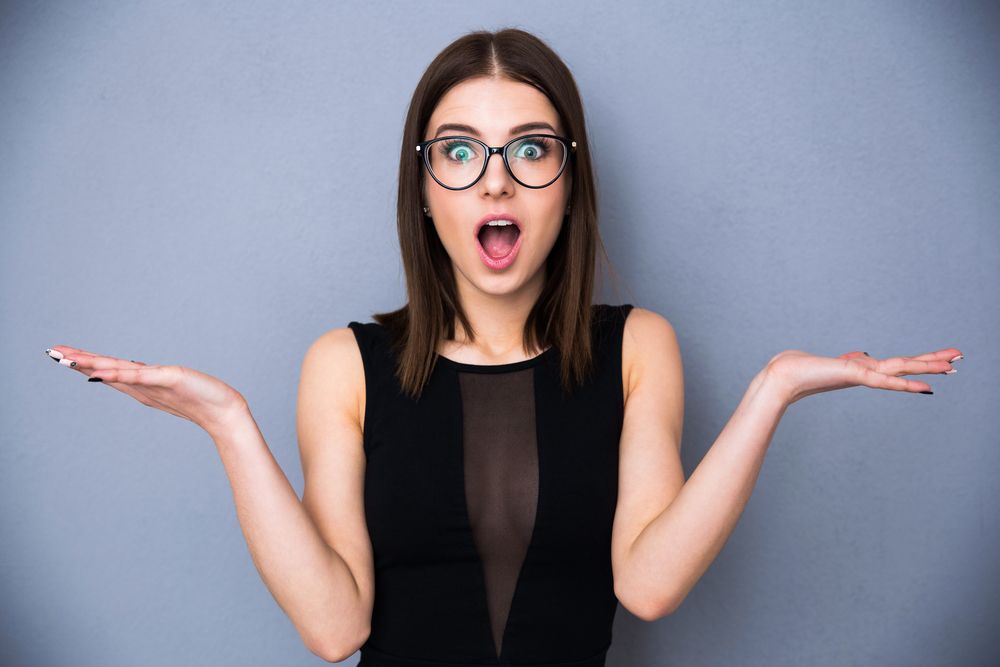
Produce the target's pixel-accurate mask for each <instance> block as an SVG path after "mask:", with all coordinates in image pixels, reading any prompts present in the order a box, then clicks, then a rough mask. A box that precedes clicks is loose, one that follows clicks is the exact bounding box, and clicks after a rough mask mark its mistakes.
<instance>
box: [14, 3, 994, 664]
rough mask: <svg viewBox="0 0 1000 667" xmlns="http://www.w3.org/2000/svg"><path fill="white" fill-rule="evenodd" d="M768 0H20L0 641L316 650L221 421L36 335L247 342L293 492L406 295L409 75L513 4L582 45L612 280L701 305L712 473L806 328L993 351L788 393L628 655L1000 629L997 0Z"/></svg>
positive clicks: (624, 629) (898, 659)
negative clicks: (754, 390) (761, 387)
mask: <svg viewBox="0 0 1000 667" xmlns="http://www.w3.org/2000/svg"><path fill="white" fill-rule="evenodd" d="M750 4H751V3H716V2H711V3H683V4H681V3H662V4H661V3H657V4H656V5H654V4H653V3H629V4H623V3H613V4H612V3H605V2H586V3H580V2H548V3H544V4H541V5H534V4H530V3H521V2H510V1H504V2H492V3H468V2H448V3H435V4H428V3H419V4H417V3H413V4H411V3H393V4H391V5H390V4H388V3H386V4H375V3H371V4H369V3H364V4H360V3H359V4H356V5H350V6H348V5H343V4H340V3H319V2H315V3H283V2H268V3H264V2H254V3H248V2H210V3H202V2H183V3H181V2H173V3H150V2H147V3H115V2H108V3H91V2H64V3H37V2H23V3H19V4H11V3H10V2H8V3H4V4H3V6H2V9H0V224H2V241H0V276H2V282H0V290H2V293H0V297H2V311H0V345H2V352H3V358H4V359H6V360H7V361H9V362H10V363H9V365H8V367H7V369H6V372H5V373H4V375H5V378H4V383H3V385H2V387H3V388H2V390H0V392H2V395H0V418H2V426H3V428H2V436H0V437H2V439H3V440H2V443H3V444H2V447H0V522H2V523H0V529H2V538H0V563H2V564H3V567H2V568H0V600H2V605H0V663H2V664H4V665H14V664H18V665H21V664H31V665H34V666H43V665H65V664H74V665H139V664H143V665H147V664H148V665H179V664H185V665H274V664H282V665H292V664H302V665H307V664H317V663H318V662H320V660H319V658H316V657H315V656H313V655H312V654H311V653H309V652H308V650H307V649H306V648H305V647H304V646H303V645H302V644H301V642H300V640H299V638H298V635H297V634H296V632H295V630H294V628H293V627H292V625H291V623H290V622H289V621H288V620H287V618H286V617H285V616H284V615H283V613H282V612H281V610H280V609H279V608H278V606H277V605H276V604H275V602H274V601H273V599H272V598H271V596H270V594H269V593H268V591H267V589H266V588H265V587H264V585H263V583H262V582H261V581H260V579H259V577H258V575H257V572H256V570H255V569H254V567H253V564H252V562H251V560H250V557H249V554H248V552H247V549H246V544H245V542H244V541H243V536H242V533H241V531H240V527H239V524H238V522H237V520H236V513H235V511H234V508H233V504H232V497H231V491H230V487H229V485H228V480H227V479H226V476H225V474H224V470H223V468H222V465H221V463H220V461H219V459H218V456H217V454H216V452H215V449H214V447H213V444H212V442H211V440H210V439H209V438H208V437H207V435H206V434H204V433H203V432H202V431H200V430H199V429H198V428H197V427H195V426H193V425H192V424H190V423H188V422H185V421H182V420H180V419H177V418H175V417H173V416H171V415H169V414H166V413H163V412H157V411H154V410H151V409H149V408H146V407H144V406H142V405H140V404H139V403H137V402H135V401H133V400H132V399H130V398H128V397H126V396H124V395H123V394H121V393H119V392H117V391H115V390H114V389H112V388H110V387H107V386H101V385H97V384H85V379H84V377H83V375H81V374H79V373H76V372H75V371H72V370H70V369H67V368H63V367H61V366H58V365H56V364H53V363H52V362H51V361H50V360H49V359H48V358H46V357H45V356H44V355H43V350H44V349H45V348H46V347H49V346H51V345H54V344H64V345H73V346H78V347H82V348H85V349H92V350H95V351H98V352H102V353H107V354H111V355H114V356H120V357H124V358H132V359H139V360H143V361H146V362H149V363H180V364H183V365H187V366H191V367H194V368H197V369H199V370H202V371H205V372H208V373H212V374H214V375H217V376H219V377H220V378H222V379H223V380H225V381H227V382H229V383H230V384H232V385H233V386H235V387H236V388H238V389H239V390H240V391H242V392H243V393H244V395H246V397H247V398H248V399H249V402H250V404H251V406H252V408H253V412H254V415H255V416H256V419H257V421H258V423H259V424H260V426H261V429H262V430H263V432H264V434H265V437H266V438H267V441H268V443H269V445H270V447H271V449H272V451H273V452H274V454H275V456H276V457H277V459H278V461H279V463H280V464H281V466H282V467H283V468H284V470H285V471H286V473H287V474H288V476H289V479H290V480H291V481H292V484H293V485H294V486H295V488H296V490H297V491H299V492H301V489H302V475H301V468H300V464H299V459H298V452H297V448H296V440H295V421H294V411H295V398H296V386H297V380H298V372H299V364H300V362H301V358H302V355H303V353H304V352H305V349H306V348H307V346H308V344H309V343H310V342H311V341H312V340H314V339H315V338H316V337H317V336H318V335H320V334H321V333H322V332H323V331H326V330H328V329H330V328H332V327H340V326H345V325H346V323H347V322H348V321H350V320H352V319H359V320H366V319H369V316H370V314H371V313H372V312H373V311H376V310H385V309H389V308H392V307H395V306H397V305H399V304H401V303H402V298H403V295H404V292H403V283H402V272H401V264H400V261H399V255H398V247H397V240H396V237H395V228H394V218H393V216H394V197H395V181H394V179H395V176H396V169H397V163H396V160H397V159H398V155H399V140H400V135H401V127H402V122H403V117H404V113H405V105H406V103H407V101H408V98H409V95H410V94H411V92H412V90H413V87H414V86H415V84H416V82H417V79H418V78H419V76H420V74H421V73H422V72H423V70H424V68H425V67H426V65H427V64H428V63H429V62H430V60H431V59H432V58H433V56H434V55H435V54H436V53H437V52H438V51H439V50H440V49H441V48H443V47H444V46H445V45H446V44H447V43H448V42H450V41H451V40H452V39H454V38H455V37H457V36H459V35H460V34H462V33H464V32H466V31H468V30H471V29H475V28H481V27H485V28H491V29H493V28H499V27H503V26H519V27H523V28H526V29H529V30H532V31H534V32H536V33H537V34H538V35H539V36H541V37H542V38H543V39H546V40H547V41H548V42H549V43H550V44H551V45H552V46H553V47H554V48H555V49H556V50H557V51H558V52H559V53H560V54H561V55H562V56H563V57H564V59H565V60H566V62H567V63H568V64H569V66H570V68H571V69H572V70H573V71H574V73H575V76H576V77H577V81H578V83H579V86H580V88H581V91H582V94H583V96H584V101H585V104H586V109H587V112H588V114H589V116H588V121H589V127H590V132H591V139H592V145H593V151H594V153H595V154H596V159H597V167H598V173H599V180H600V188H601V189H600V196H601V213H602V220H601V225H602V230H603V234H604V239H605V241H606V244H607V247H608V251H609V253H610V256H611V259H612V261H613V263H614V266H615V267H616V269H617V271H618V273H619V274H620V276H621V280H620V281H619V283H618V285H617V286H615V285H614V284H613V283H605V284H603V286H602V288H601V289H602V292H601V300H602V301H614V302H623V301H629V302H632V303H636V304H638V305H642V306H644V307H646V308H650V309H653V310H655V311H657V312H659V313H661V314H663V315H664V316H666V317H667V318H668V319H670V321H671V322H672V323H673V324H674V326H675V328H676V330H677V332H678V334H679V336H680V340H681V347H682V351H683V354H684V364H685V373H686V380H687V384H686V391H687V402H686V420H685V429H684V449H683V458H684V467H685V471H686V473H687V475H690V474H691V472H692V471H693V470H694V468H695V466H696V465H697V464H698V462H699V461H700V460H701V459H702V457H703V456H704V454H705V452H706V451H707V450H708V448H709V447H710V446H711V445H712V443H713V441H714V440H715V438H716V437H717V436H718V434H719V432H720V431H721V429H722V427H723V426H724V425H725V423H726V421H727V420H728V419H729V417H730V415H731V414H732V411H733V410H734V409H735V407H736V404H737V403H738V402H739V399H740V397H741V395H742V393H743V392H744V390H745V389H746V386H747V384H748V382H749V381H750V379H751V378H752V377H753V375H754V373H756V371H757V370H758V369H760V368H761V367H762V365H763V364H764V363H765V362H766V361H767V359H769V358H770V357H771V356H772V355H773V354H775V353H777V352H778V351H780V350H782V349H787V348H799V349H805V350H808V351H811V352H814V353H817V354H825V355H830V356H835V355H838V354H841V353H843V352H846V351H849V350H857V349H861V350H866V351H868V352H870V353H871V354H872V355H875V356H883V357H884V356H893V355H913V354H920V353H923V352H926V351H930V350H934V349H938V348H941V347H947V346H956V347H959V348H960V349H962V350H963V351H964V352H965V354H966V356H967V359H966V360H965V361H962V362H958V363H957V364H956V366H957V368H958V373H957V374H956V375H954V376H922V377H921V379H926V380H928V381H929V382H930V383H931V384H932V385H933V387H934V389H935V394H934V395H933V396H925V395H921V394H905V393H899V392H889V391H879V390H873V389H868V388H860V387H859V388H854V389H852V390H846V391H838V392H832V393H825V394H820V395H818V396H812V397H809V398H808V399H805V400H803V401H801V402H799V403H797V404H795V405H793V406H792V407H791V408H790V409H789V411H788V412H787V414H786V415H785V417H784V419H783V420H782V422H781V424H780V426H779V427H778V430H777V432H776V434H775V436H774V440H773V444H772V446H771V448H770V451H769V453H768V455H767V459H766V460H765V464H764V467H763V470H762V472H761V475H760V478H759V481H758V484H757V487H756V489H755V491H754V493H753V496H752V497H751V499H750V503H749V505H748V506H747V508H746V511H745V513H744V515H743V517H742V519H741V521H740V523H739V524H738V525H737V527H736V530H735V532H734V533H733V535H732V537H731V538H730V540H729V541H728V543H727V544H726V546H725V548H724V549H723V551H722V553H721V554H720V556H719V558H718V559H717V560H716V561H715V563H713V565H712V566H711V568H710V569H709V570H708V572H707V573H706V574H705V576H704V577H703V579H702V580H701V581H700V582H699V583H698V585H697V586H696V588H695V589H694V590H693V592H692V593H691V595H690V596H689V597H688V599H687V600H686V601H685V603H684V605H683V606H682V607H681V609H680V610H679V611H677V613H675V614H673V615H671V616H668V617H666V618H664V619H661V620H660V621H657V622H655V623H644V622H642V621H640V620H638V619H637V618H635V617H633V616H631V615H630V614H629V613H628V612H627V611H625V610H624V609H623V608H620V609H619V612H618V617H617V619H616V625H615V643H614V645H613V647H612V651H611V657H610V659H609V665H651V664H656V665H733V664H740V665H804V664H809V665H940V664H946V663H947V664H954V665H982V664H986V663H988V662H990V661H991V659H992V660H993V661H996V660H998V659H1000V649H998V648H997V644H996V641H995V634H996V628H997V625H998V621H1000V583H998V581H1000V576H998V574H1000V572H998V565H997V563H998V556H1000V520H998V519H1000V512H998V506H1000V505H998V500H1000V482H998V476H997V472H998V470H1000V466H998V464H1000V448H998V444H1000V443H998V433H997V431H998V428H997V427H998V425H1000V416H998V411H997V405H998V398H1000V390H998V388H997V380H996V377H997V370H998V368H1000V354H998V352H1000V346H998V336H997V334H996V331H997V327H998V324H1000V312H998V308H997V303H998V287H1000V187H998V186H1000V176H998V174H1000V86H998V84H1000V47H998V41H997V39H996V35H997V34H998V31H1000V10H998V7H997V6H996V4H992V3H987V2H978V3H976V2H962V3H945V2H940V3H931V2H869V3H862V2H842V3H841V2H838V3H828V2H813V3H800V2H783V3H775V2H767V3H752V6H750ZM355 660H356V657H355V658H352V659H351V660H349V661H348V662H347V663H345V664H353V663H354V661H355Z"/></svg>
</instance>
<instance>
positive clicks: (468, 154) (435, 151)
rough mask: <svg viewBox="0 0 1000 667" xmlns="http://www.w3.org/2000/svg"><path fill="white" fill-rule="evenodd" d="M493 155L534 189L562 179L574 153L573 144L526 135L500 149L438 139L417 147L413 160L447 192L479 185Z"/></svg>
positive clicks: (466, 140) (548, 136)
mask: <svg viewBox="0 0 1000 667" xmlns="http://www.w3.org/2000/svg"><path fill="white" fill-rule="evenodd" d="M496 153H499V154H500V155H501V156H502V157H503V163H504V166H505V167H506V168H507V173H509V174H510V175H511V177H513V179H514V180H515V181H517V182H518V183H520V184H521V185H523V186H524V187H526V188H534V189H538V188H544V187H548V186H549V185H552V184H553V183H555V182H556V179H558V178H559V177H560V176H561V175H562V173H563V170H564V169H565V168H566V163H567V162H569V157H570V155H572V154H574V153H576V142H575V141H570V140H569V139H567V138H565V137H560V136H557V135H554V134H528V135H525V136H522V137H516V138H514V139H511V140H510V141H508V142H507V143H506V144H504V145H503V146H488V145H486V144H485V143H484V142H482V141H480V140H479V139H473V138H472V137H439V138H437V139H431V140H429V141H422V142H420V143H419V144H417V157H418V158H421V159H422V160H423V163H424V166H425V167H427V172H428V173H429V174H430V175H431V177H432V178H433V179H434V180H435V181H437V182H438V184H439V185H440V186H441V187H443V188H447V189H449V190H465V189H467V188H471V187H472V186H473V185H475V184H476V183H477V182H479V179H480V178H482V177H483V174H485V173H486V165H487V164H489V160H490V158H491V157H493V155H494V154H496Z"/></svg>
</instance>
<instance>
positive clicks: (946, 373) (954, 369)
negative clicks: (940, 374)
mask: <svg viewBox="0 0 1000 667" xmlns="http://www.w3.org/2000/svg"><path fill="white" fill-rule="evenodd" d="M957 372H958V369H957V368H952V369H951V370H950V371H945V372H944V375H951V374H952V373H957Z"/></svg>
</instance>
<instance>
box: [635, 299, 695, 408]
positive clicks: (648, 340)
mask: <svg viewBox="0 0 1000 667" xmlns="http://www.w3.org/2000/svg"><path fill="white" fill-rule="evenodd" d="M680 370H681V351H680V345H679V343H678V341H677V333H676V331H674V327H673V325H672V324H671V323H670V321H669V320H668V319H667V318H666V317H664V316H663V315H660V314H659V313H657V312H655V311H653V310H649V309H646V308H640V307H638V306H635V307H633V308H632V310H631V311H630V312H629V314H628V317H627V318H626V320H625V330H624V332H623V338H622V383H623V387H624V390H625V402H626V403H628V398H629V396H630V395H631V394H632V391H633V390H634V389H635V388H636V387H637V386H638V384H639V383H640V382H642V378H643V376H645V375H649V374H654V375H657V376H660V377H667V378H676V377H678V376H679V371H680Z"/></svg>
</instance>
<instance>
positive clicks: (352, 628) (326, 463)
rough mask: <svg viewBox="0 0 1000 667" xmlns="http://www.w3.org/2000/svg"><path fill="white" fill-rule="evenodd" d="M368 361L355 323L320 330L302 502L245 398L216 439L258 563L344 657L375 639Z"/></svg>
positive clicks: (308, 406) (303, 395)
mask: <svg viewBox="0 0 1000 667" xmlns="http://www.w3.org/2000/svg"><path fill="white" fill-rule="evenodd" d="M363 404H364V366H363V364H362V360H361V355H360V351H359V349H358V346H357V343H356V341H355V339H354V334H353V332H352V331H351V330H350V329H348V328H342V329H334V330H331V331H329V332H327V333H326V334H324V335H323V336H321V337H320V338H319V339H317V340H316V341H315V342H314V343H313V345H312V346H311V347H310V348H309V350H308V352H307V353H306V356H305V359H304V360H303V362H302V374H301V381H300V385H299V395H298V408H297V430H298V434H299V452H300V456H301V461H302V471H303V477H304V479H305V489H304V491H303V495H302V501H301V502H299V499H298V497H297V496H296V494H295V491H294V489H293V488H292V486H291V484H289V482H288V480H287V479H286V477H285V475H284V474H283V473H282V471H281V468H280V467H279V466H278V464H277V462H276V461H275V459H274V457H273V456H272V455H271V452H270V450H269V449H268V447H267V443H265V442H264V439H263V437H262V436H261V434H260V430H259V429H258V428H257V424H256V423H255V422H254V420H253V417H252V416H251V414H250V411H249V410H247V409H246V408H245V403H244V405H243V406H242V408H241V409H240V410H237V411H236V414H235V415H234V416H233V418H232V419H231V420H228V421H227V422H226V424H225V426H224V428H215V429H213V430H212V432H211V433H212V434H213V440H215V443H216V445H217V446H218V450H219V455H220V456H221V457H222V462H223V464H224V465H225V468H226V474H227V475H228V476H229V480H230V482H231V484H232V487H233V496H234V499H235V503H236V511H237V515H238V517H239V521H240V525H241V526H242V528H243V534H244V536H245V537H246V541H247V546H248V547H249V549H250V554H251V557H252V558H253V562H254V565H255V566H256V567H257V571H258V572H259V573H260V575H261V578H262V579H263V580H264V583H265V584H266V585H267V588H268V589H269V590H270V592H271V594H272V596H274V599H275V601H276V602H277V603H278V605H279V606H280V607H281V608H282V610H283V611H284V612H285V613H286V614H287V615H288V617H289V618H290V619H291V621H292V623H293V624H294V625H295V628H296V629H297V630H298V631H299V634H300V635H301V636H302V639H303V641H304V643H305V644H306V646H308V647H309V649H310V650H311V651H312V652H313V653H315V654H316V655H318V656H320V657H322V658H324V659H326V660H328V661H331V662H340V661H342V660H345V659H346V658H348V657H350V656H351V655H353V654H354V653H355V652H356V651H357V650H358V647H360V646H361V644H362V643H363V642H364V641H365V639H367V637H368V634H369V631H370V625H371V612H372V606H373V600H374V564H373V561H372V551H371V541H370V539H369V537H368V531H367V526H366V525H365V519H364V501H363V493H364V491H363V489H364V469H365V455H364V450H363V444H362V443H363V434H362V429H361V424H362V419H363V409H364V407H363Z"/></svg>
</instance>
